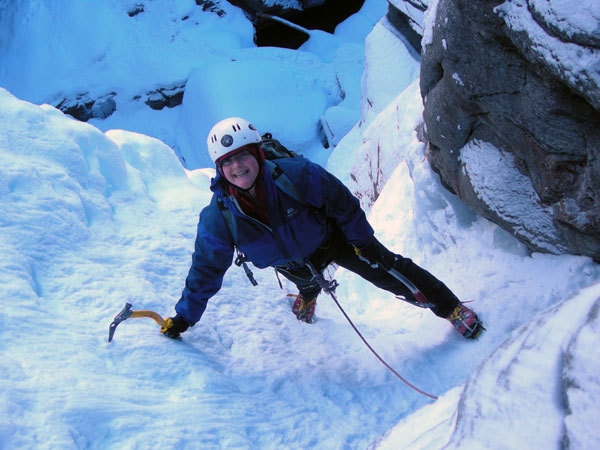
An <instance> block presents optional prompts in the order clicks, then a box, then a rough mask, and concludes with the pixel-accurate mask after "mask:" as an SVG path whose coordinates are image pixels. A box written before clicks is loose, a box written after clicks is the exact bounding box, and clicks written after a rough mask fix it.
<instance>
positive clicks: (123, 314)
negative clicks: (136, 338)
mask: <svg viewBox="0 0 600 450" xmlns="http://www.w3.org/2000/svg"><path fill="white" fill-rule="evenodd" d="M131 317H133V318H136V317H149V318H151V319H152V320H154V321H155V322H156V323H157V324H158V325H160V326H161V327H163V326H164V325H165V319H163V318H162V317H161V315H160V314H158V313H157V312H154V311H149V310H146V309H140V310H138V311H133V310H132V309H131V303H125V306H124V307H123V309H122V310H121V311H120V312H119V314H117V315H116V316H115V318H114V320H113V321H112V323H111V324H110V326H109V327H108V342H110V341H112V338H113V336H114V335H115V330H116V329H117V326H118V325H119V324H120V323H121V322H123V321H124V320H127V319H129V318H131Z"/></svg>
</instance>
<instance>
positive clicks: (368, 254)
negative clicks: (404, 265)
mask: <svg viewBox="0 0 600 450" xmlns="http://www.w3.org/2000/svg"><path fill="white" fill-rule="evenodd" d="M354 251H355V252H356V254H357V255H358V257H359V258H360V259H361V260H362V261H364V262H366V263H367V264H369V265H370V266H371V267H373V268H374V269H375V268H377V267H379V266H381V267H382V268H383V269H384V270H390V269H391V268H392V267H393V266H394V262H395V261H396V257H395V256H394V254H393V253H392V252H390V251H389V250H388V249H387V248H385V247H384V246H383V245H382V244H381V243H380V242H379V241H378V240H377V239H375V238H373V239H372V240H371V242H369V243H368V244H367V245H365V246H364V247H360V248H358V247H354Z"/></svg>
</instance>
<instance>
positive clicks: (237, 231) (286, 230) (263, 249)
mask: <svg viewBox="0 0 600 450" xmlns="http://www.w3.org/2000/svg"><path fill="white" fill-rule="evenodd" d="M262 164H263V170H261V173H260V175H259V177H260V180H259V182H261V183H263V187H264V195H265V203H266V209H267V215H268V218H269V225H265V224H263V223H261V222H259V221H258V220H256V219H254V218H253V217H250V216H248V215H246V214H244V212H243V211H242V210H241V208H240V207H239V206H238V204H237V201H236V199H235V197H234V196H232V195H229V194H228V191H227V181H226V180H225V179H224V177H222V176H221V175H220V174H218V175H217V176H216V177H215V178H214V179H213V180H212V183H211V187H210V188H211V190H212V191H213V194H214V195H213V197H212V200H211V202H210V204H209V205H208V206H206V207H205V208H204V209H203V210H202V211H201V213H200V220H199V222H198V230H197V235H196V242H195V249H194V253H193V255H192V265H191V267H190V271H189V273H188V276H187V278H186V282H185V288H184V289H183V292H182V295H181V299H180V300H179V301H178V302H177V304H176V305H175V311H176V312H177V313H178V314H179V315H181V316H182V317H183V318H184V319H185V320H186V321H187V322H188V323H189V324H190V325H194V324H195V323H196V322H198V320H200V317H201V316H202V314H203V313H204V310H205V309H206V304H207V302H208V300H209V299H210V298H211V297H212V296H213V295H215V294H216V293H217V292H218V291H219V289H221V285H222V282H223V276H224V275H225V272H226V271H227V269H228V268H229V267H230V266H231V264H232V262H233V255H234V245H236V246H237V247H238V248H239V250H240V251H241V252H243V253H244V254H245V255H246V257H247V258H248V260H249V261H250V262H252V263H253V264H254V265H255V266H256V267H258V268H261V269H262V268H266V267H273V266H284V267H290V266H294V265H301V264H303V263H305V262H306V261H308V259H309V258H310V256H311V255H312V254H313V253H314V252H315V251H316V250H317V249H318V248H319V246H320V245H322V244H323V243H325V242H326V241H327V240H328V239H329V237H330V235H331V233H332V231H333V227H337V228H338V229H340V230H341V231H342V233H343V234H344V236H345V237H346V239H347V240H348V242H349V243H351V244H353V245H356V246H358V247H362V246H364V245H367V244H368V243H369V242H370V241H371V239H372V238H373V228H372V227H371V226H370V225H369V223H368V221H367V219H366V216H365V213H364V211H363V210H362V209H361V208H360V204H359V201H358V199H357V198H356V197H355V196H354V195H352V193H351V192H350V191H349V190H348V188H347V187H346V186H344V184H343V183H342V182H341V181H340V180H338V179H337V178H336V177H334V176H333V175H332V174H330V173H329V172H327V171H326V170H325V169H323V168H322V167H321V166H319V165H318V164H315V163H313V162H311V161H309V160H308V159H306V158H303V157H296V158H284V159H278V160H277V161H276V163H275V162H273V161H263V163H262ZM279 169H280V170H279ZM281 172H283V173H284V174H285V176H286V177H287V179H288V180H289V181H290V182H291V183H292V184H293V187H294V190H295V192H294V193H291V192H290V189H289V186H286V183H281V182H279V179H278V178H279V177H278V176H276V175H275V174H277V173H281ZM299 199H301V200H302V201H300V200H299ZM223 207H225V208H227V209H229V210H230V211H231V218H232V219H231V222H232V224H231V225H228V224H227V223H226V220H225V218H224V216H223V212H222V211H221V208H223ZM230 227H231V228H232V230H230Z"/></svg>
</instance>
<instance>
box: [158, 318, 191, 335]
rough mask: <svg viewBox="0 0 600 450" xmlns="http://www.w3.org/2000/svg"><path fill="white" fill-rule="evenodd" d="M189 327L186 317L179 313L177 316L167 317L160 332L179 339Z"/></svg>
mask: <svg viewBox="0 0 600 450" xmlns="http://www.w3.org/2000/svg"><path fill="white" fill-rule="evenodd" d="M189 327H190V326H189V324H188V323H187V322H186V321H185V319H184V318H183V317H181V316H180V315H179V314H177V315H176V316H175V317H168V318H166V319H165V324H164V325H163V326H162V327H161V329H160V332H161V333H162V334H164V335H165V336H167V337H170V338H171V339H179V336H180V335H181V333H183V332H184V331H186V330H187V329H188V328H189Z"/></svg>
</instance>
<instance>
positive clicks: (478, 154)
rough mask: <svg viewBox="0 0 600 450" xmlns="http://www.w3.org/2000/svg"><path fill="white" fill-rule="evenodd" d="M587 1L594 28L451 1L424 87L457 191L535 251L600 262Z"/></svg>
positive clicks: (599, 12) (441, 16)
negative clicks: (572, 254) (588, 257)
mask: <svg viewBox="0 0 600 450" xmlns="http://www.w3.org/2000/svg"><path fill="white" fill-rule="evenodd" d="M395 3H398V1H396V2H395ZM413 3H414V2H413ZM585 3H586V5H587V6H588V7H589V8H588V9H589V11H588V13H587V14H588V15H589V16H591V19H593V20H587V23H586V22H585V21H582V20H581V16H575V14H576V12H577V10H578V8H574V7H572V5H571V8H570V10H569V6H568V2H567V3H565V2H559V1H554V2H553V1H551V0H550V1H548V2H540V1H534V0H529V1H526V0H514V1H510V0H509V1H506V2H500V1H489V0H487V1H486V0H476V1H475V0H440V1H439V3H438V4H437V5H434V6H435V7H434V8H433V9H435V10H434V11H432V10H431V8H430V10H429V11H428V14H435V15H434V16H431V18H430V20H432V21H431V26H430V29H429V31H428V30H427V28H425V31H424V37H423V40H422V44H423V48H422V61H421V79H420V82H421V94H422V97H423V101H424V121H425V124H426V138H427V140H428V158H429V160H430V162H431V164H432V166H433V167H434V169H435V170H436V171H438V172H439V174H440V177H441V179H442V182H443V183H444V184H445V185H446V186H447V187H448V188H449V189H450V190H452V191H453V192H455V193H456V194H458V195H459V196H460V197H461V198H462V199H463V200H464V201H465V202H466V203H468V204H469V205H470V206H471V207H473V208H474V209H475V210H476V211H477V212H479V213H480V214H481V215H483V216H484V217H487V218H488V219H490V220H492V221H494V222H496V223H498V224H500V225H501V226H503V227H504V228H505V229H507V230H508V231H510V232H511V233H512V234H513V235H515V236H516V237H518V238H519V239H521V240H522V241H523V242H525V243H526V244H527V245H528V246H529V247H530V248H531V249H532V250H535V251H544V252H552V253H564V252H568V253H574V254H582V255H588V256H591V257H593V258H594V259H595V260H596V261H600V73H599V72H600V71H599V69H598V68H599V67H600V32H599V31H598V28H597V24H598V23H599V21H600V6H596V4H595V3H594V2H593V1H588V2H585ZM565 5H566V6H565ZM433 17H435V20H434V21H433ZM588 18H589V17H588ZM594 24H595V25H594ZM486 169H488V172H487V173H485V171H486ZM510 174H512V175H510Z"/></svg>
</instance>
